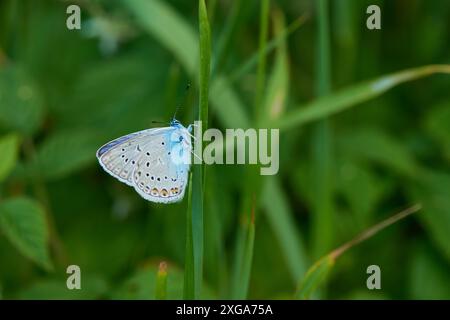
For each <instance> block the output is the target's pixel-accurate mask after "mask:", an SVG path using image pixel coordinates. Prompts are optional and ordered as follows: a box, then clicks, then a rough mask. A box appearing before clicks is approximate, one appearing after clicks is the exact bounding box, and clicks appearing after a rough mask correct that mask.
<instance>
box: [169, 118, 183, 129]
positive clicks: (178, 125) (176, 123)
mask: <svg viewBox="0 0 450 320" xmlns="http://www.w3.org/2000/svg"><path fill="white" fill-rule="evenodd" d="M170 126H171V127H176V128H184V126H183V125H182V124H181V122H180V121H178V120H177V119H175V118H173V119H172V121H170Z"/></svg>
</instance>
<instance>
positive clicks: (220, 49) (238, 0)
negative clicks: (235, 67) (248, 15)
mask: <svg viewBox="0 0 450 320" xmlns="http://www.w3.org/2000/svg"><path fill="white" fill-rule="evenodd" d="M241 5H242V0H235V1H233V4H232V8H231V12H230V14H229V17H228V18H227V21H226V23H225V27H224V28H223V31H222V34H221V35H220V37H219V40H218V41H217V45H216V49H215V58H214V59H213V67H212V72H211V73H212V74H213V75H214V74H216V73H220V71H221V69H222V67H223V65H224V63H225V60H226V59H225V58H226V56H227V53H228V51H229V50H228V49H229V46H230V44H231V40H232V39H233V36H234V34H235V32H236V29H237V24H238V20H239V13H240V12H241Z"/></svg>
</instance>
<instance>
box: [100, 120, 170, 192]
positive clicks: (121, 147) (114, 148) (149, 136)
mask: <svg viewBox="0 0 450 320" xmlns="http://www.w3.org/2000/svg"><path fill="white" fill-rule="evenodd" d="M164 129H165V130H164ZM169 129H170V128H156V129H148V130H143V131H139V132H135V133H131V134H128V135H126V136H123V137H120V138H117V139H115V140H113V141H111V142H108V143H107V144H105V145H104V146H103V147H101V148H100V149H99V150H98V151H97V158H98V160H99V163H100V165H101V166H102V167H103V169H105V171H106V172H108V173H109V174H111V175H112V176H113V177H115V178H117V179H118V180H119V181H121V182H124V183H126V184H128V185H130V186H133V185H134V184H133V179H132V173H133V171H134V168H135V167H136V164H137V162H138V159H139V157H140V156H141V155H142V150H143V149H144V148H145V145H147V144H149V143H151V141H152V140H153V139H155V138H156V137H157V136H158V135H159V134H161V133H162V132H164V131H166V130H169Z"/></svg>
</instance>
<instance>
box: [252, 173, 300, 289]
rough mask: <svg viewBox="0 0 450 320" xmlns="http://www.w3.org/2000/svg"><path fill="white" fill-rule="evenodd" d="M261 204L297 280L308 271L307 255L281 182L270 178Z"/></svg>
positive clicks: (293, 276) (292, 274)
mask: <svg viewBox="0 0 450 320" xmlns="http://www.w3.org/2000/svg"><path fill="white" fill-rule="evenodd" d="M261 204H262V206H263V209H265V210H264V212H265V214H266V216H267V218H268V220H269V223H270V226H271V227H272V229H273V232H274V233H275V235H276V237H277V238H278V241H279V242H280V247H281V248H282V250H283V254H284V257H285V259H286V262H287V264H288V267H289V270H290V272H291V276H292V278H293V279H294V280H295V281H297V280H298V279H299V278H300V277H301V275H302V274H304V273H305V272H306V268H307V263H308V262H307V255H306V251H305V247H304V244H303V243H302V239H301V238H300V235H299V234H298V231H297V229H296V228H295V221H294V217H293V213H292V211H291V209H290V208H289V204H288V201H287V199H286V196H285V195H284V194H283V189H282V188H281V186H280V183H279V182H278V181H277V180H276V179H274V178H268V179H267V181H266V184H265V187H264V189H263V194H262V196H261Z"/></svg>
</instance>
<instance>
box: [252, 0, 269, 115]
mask: <svg viewBox="0 0 450 320" xmlns="http://www.w3.org/2000/svg"><path fill="white" fill-rule="evenodd" d="M269 7H270V1H269V0H261V11H260V17H259V48H258V69H257V72H256V94H255V105H254V108H255V110H254V112H255V119H258V115H259V116H260V115H261V114H262V113H263V112H261V110H259V109H260V108H261V107H262V100H263V94H264V87H265V85H266V64H267V55H266V47H267V33H268V29H269ZM262 111H264V110H262Z"/></svg>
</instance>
